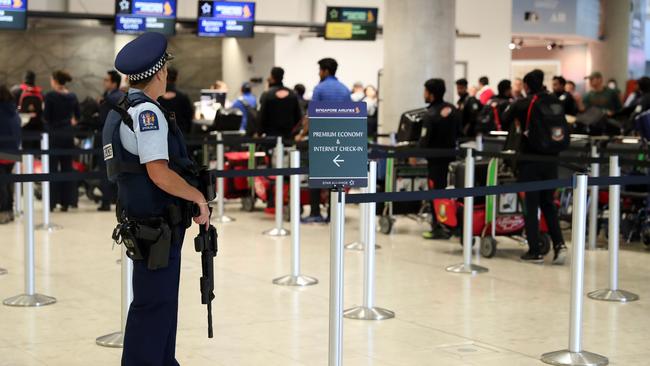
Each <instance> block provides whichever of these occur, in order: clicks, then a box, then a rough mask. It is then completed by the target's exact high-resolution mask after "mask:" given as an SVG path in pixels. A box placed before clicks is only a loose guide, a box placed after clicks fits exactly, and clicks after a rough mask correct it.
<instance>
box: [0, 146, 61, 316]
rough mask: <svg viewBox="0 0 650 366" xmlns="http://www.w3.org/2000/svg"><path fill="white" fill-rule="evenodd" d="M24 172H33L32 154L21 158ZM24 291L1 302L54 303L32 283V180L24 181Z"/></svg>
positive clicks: (25, 304) (23, 304)
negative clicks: (37, 290) (39, 292)
mask: <svg viewBox="0 0 650 366" xmlns="http://www.w3.org/2000/svg"><path fill="white" fill-rule="evenodd" d="M23 159H24V160H23V165H24V172H25V174H33V173H34V155H25V156H24V158H23ZM23 184H24V185H25V210H26V211H25V220H24V221H23V224H24V228H25V293H24V294H21V295H17V296H14V297H10V298H8V299H6V300H5V301H3V302H2V303H3V304H5V305H7V306H23V307H26V306H44V305H50V304H54V303H55V302H56V299H55V298H53V297H50V296H45V295H41V294H37V293H36V290H35V288H36V285H35V283H34V277H35V276H34V182H25V183H23Z"/></svg>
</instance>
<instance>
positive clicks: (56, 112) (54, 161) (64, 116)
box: [43, 71, 80, 211]
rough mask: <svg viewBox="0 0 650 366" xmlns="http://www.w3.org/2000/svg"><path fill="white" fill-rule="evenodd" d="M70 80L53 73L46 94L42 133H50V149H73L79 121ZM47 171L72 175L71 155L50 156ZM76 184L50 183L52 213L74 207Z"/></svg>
mask: <svg viewBox="0 0 650 366" xmlns="http://www.w3.org/2000/svg"><path fill="white" fill-rule="evenodd" d="M70 81H72V77H71V76H70V74H68V73H67V72H65V71H55V72H53V73H52V78H51V80H50V84H51V86H52V91H51V92H49V93H47V94H45V98H44V102H45V107H44V109H43V120H44V121H45V130H46V131H48V132H49V133H50V134H51V138H50V148H53V149H70V148H74V137H73V135H72V127H73V126H75V125H76V124H77V121H78V120H79V116H80V112H79V101H78V100H77V96H76V95H75V94H74V93H72V92H70V91H69V90H68V88H67V87H66V86H65V85H66V84H67V83H69V82H70ZM50 171H51V172H52V173H64V172H72V171H73V170H72V156H56V155H50ZM77 184H78V183H77V182H53V183H52V194H51V195H50V207H51V209H52V210H54V208H55V207H56V205H57V204H60V205H61V211H67V210H68V207H69V206H76V205H77V195H78V193H77V189H78V188H77Z"/></svg>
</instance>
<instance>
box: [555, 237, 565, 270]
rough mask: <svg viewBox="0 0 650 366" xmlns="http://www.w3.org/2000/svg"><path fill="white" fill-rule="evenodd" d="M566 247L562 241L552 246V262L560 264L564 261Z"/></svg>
mask: <svg viewBox="0 0 650 366" xmlns="http://www.w3.org/2000/svg"><path fill="white" fill-rule="evenodd" d="M567 252H568V249H567V247H566V245H564V243H562V244H560V245H558V246H554V247H553V264H556V265H558V266H561V265H563V264H564V262H565V261H566V256H567Z"/></svg>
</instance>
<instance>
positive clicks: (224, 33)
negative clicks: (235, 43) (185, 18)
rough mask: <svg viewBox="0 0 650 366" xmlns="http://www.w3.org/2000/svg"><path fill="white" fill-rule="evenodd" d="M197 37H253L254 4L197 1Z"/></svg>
mask: <svg viewBox="0 0 650 366" xmlns="http://www.w3.org/2000/svg"><path fill="white" fill-rule="evenodd" d="M198 14H199V17H198V27H197V28H198V35H199V36H201V37H240V38H251V37H253V36H254V27H255V3H253V2H235V1H199V13H198Z"/></svg>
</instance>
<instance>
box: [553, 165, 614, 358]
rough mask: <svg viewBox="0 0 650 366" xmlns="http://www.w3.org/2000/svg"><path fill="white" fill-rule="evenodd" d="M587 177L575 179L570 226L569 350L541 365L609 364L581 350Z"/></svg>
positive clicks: (558, 352)
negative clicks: (571, 253)
mask: <svg viewBox="0 0 650 366" xmlns="http://www.w3.org/2000/svg"><path fill="white" fill-rule="evenodd" d="M587 179H588V178H587V175H586V174H577V175H575V178H574V180H575V186H574V191H573V214H572V225H571V244H572V246H573V258H572V260H571V313H570V323H569V327H570V328H569V349H566V350H562V351H557V352H551V353H546V354H544V355H542V358H541V360H542V362H544V363H547V364H550V365H567V366H568V365H581V366H592V365H593V366H596V365H598V366H600V365H607V364H609V360H608V359H607V358H606V357H603V356H600V355H597V354H594V353H590V352H587V351H583V349H582V310H583V309H582V306H583V297H582V296H583V288H584V276H585V226H586V222H585V221H586V217H587V215H586V213H587Z"/></svg>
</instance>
